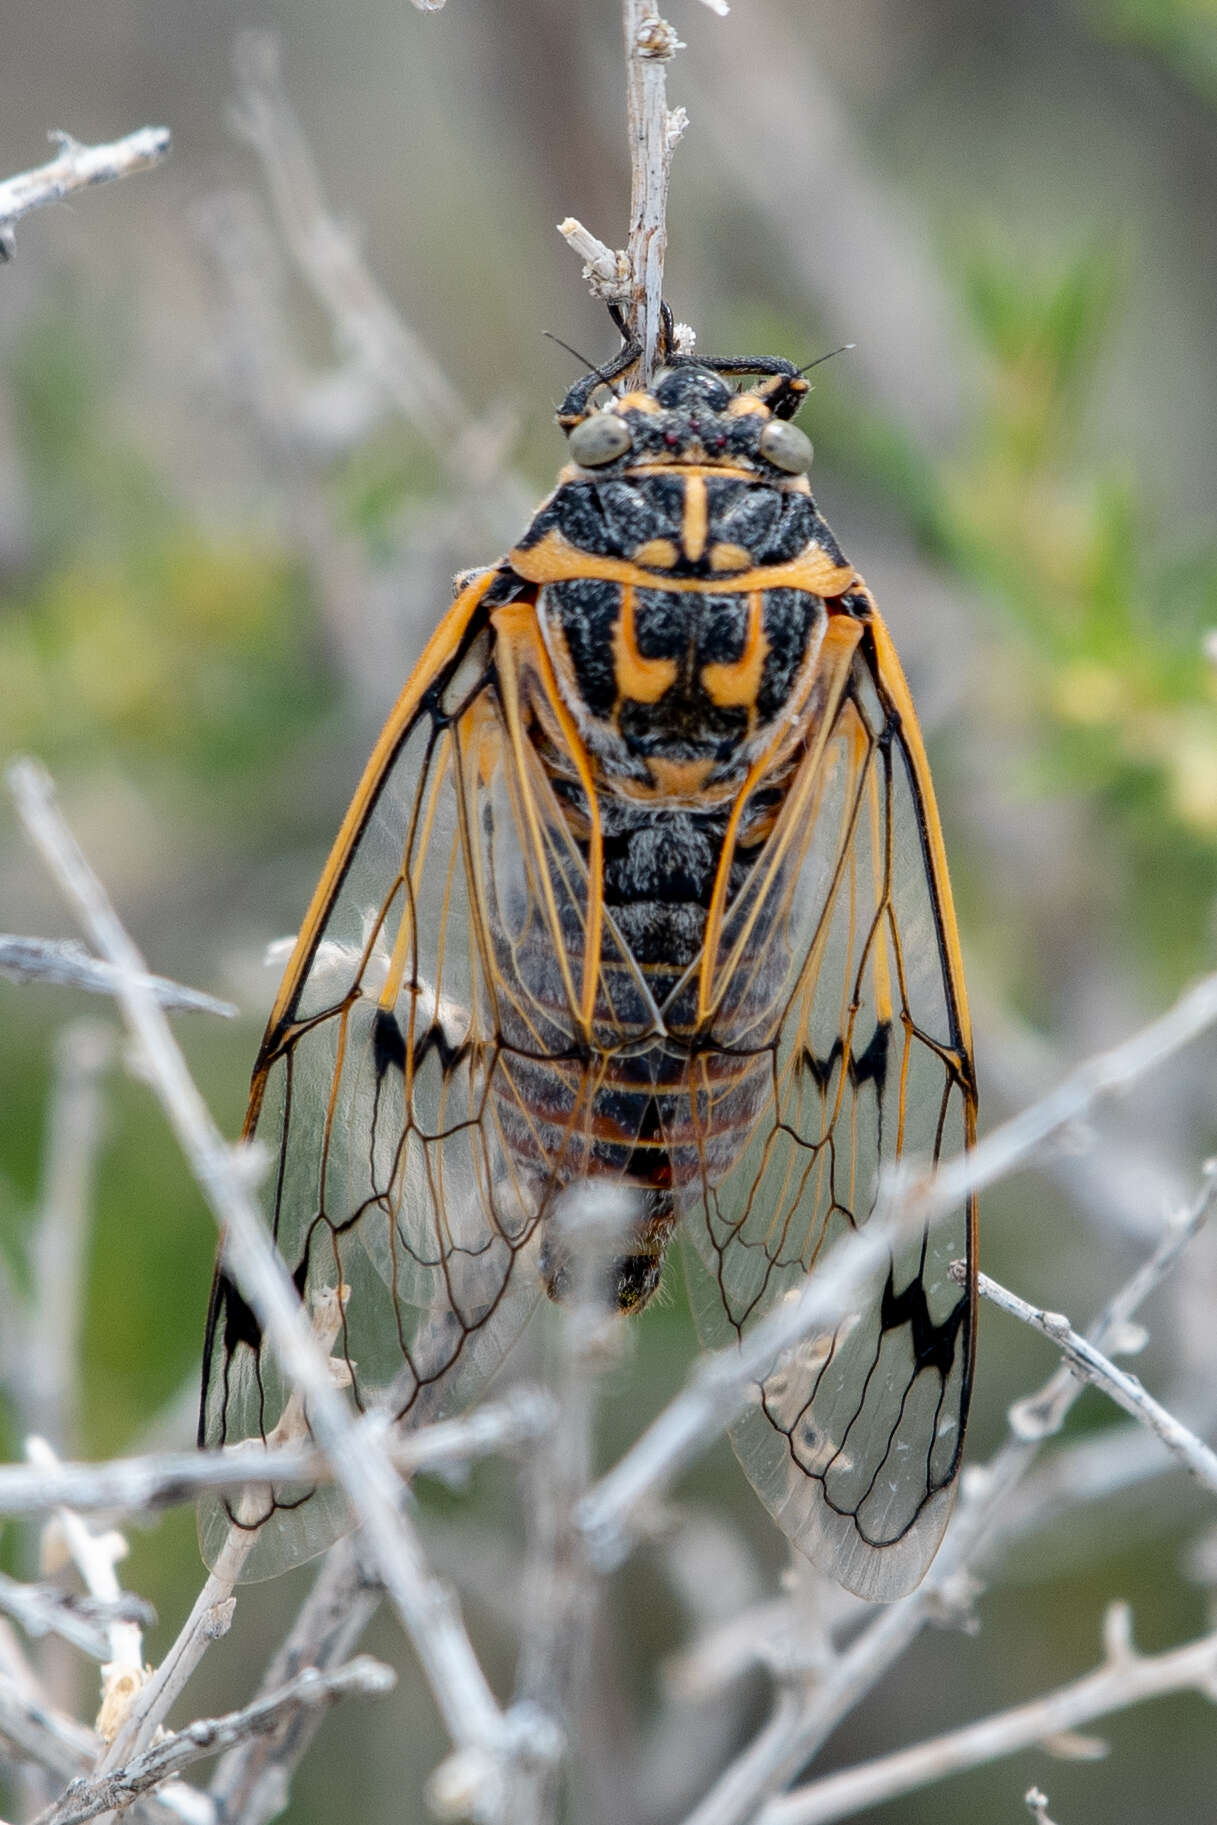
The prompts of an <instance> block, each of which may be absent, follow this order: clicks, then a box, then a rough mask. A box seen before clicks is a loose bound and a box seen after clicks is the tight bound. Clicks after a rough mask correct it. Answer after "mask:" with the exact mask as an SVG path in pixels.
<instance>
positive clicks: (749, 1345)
mask: <svg viewBox="0 0 1217 1825" xmlns="http://www.w3.org/2000/svg"><path fill="white" fill-rule="evenodd" d="M1214 1022H1217V974H1214V975H1211V976H1206V977H1205V978H1204V979H1203V980H1202V981H1201V982H1199V983H1197V984H1196V986H1195V987H1194V988H1192V989H1190V990H1189V991H1188V992H1187V993H1186V994H1184V995H1183V996H1181V997H1180V999H1179V1000H1178V1001H1177V1002H1176V1003H1175V1005H1174V1006H1173V1007H1172V1008H1170V1009H1169V1010H1168V1011H1167V1013H1165V1014H1163V1015H1162V1016H1161V1017H1160V1018H1159V1019H1157V1020H1154V1021H1151V1022H1150V1023H1149V1025H1148V1026H1146V1027H1143V1028H1142V1029H1141V1030H1140V1031H1139V1032H1137V1033H1134V1034H1133V1036H1132V1037H1131V1038H1130V1039H1127V1040H1125V1041H1124V1043H1123V1044H1122V1045H1119V1046H1116V1047H1114V1048H1113V1049H1112V1050H1110V1051H1108V1052H1102V1053H1099V1054H1098V1055H1097V1056H1096V1057H1094V1058H1092V1059H1090V1060H1088V1062H1087V1063H1086V1064H1084V1065H1081V1066H1080V1067H1079V1068H1078V1069H1077V1070H1076V1071H1074V1072H1072V1073H1071V1074H1070V1076H1069V1077H1067V1078H1066V1079H1065V1080H1064V1082H1063V1083H1061V1084H1059V1085H1058V1086H1057V1088H1056V1089H1055V1090H1053V1091H1051V1092H1050V1093H1049V1095H1047V1096H1046V1097H1044V1098H1043V1099H1042V1100H1041V1101H1040V1102H1038V1103H1034V1104H1032V1106H1031V1108H1029V1109H1026V1110H1024V1111H1023V1112H1022V1113H1021V1114H1019V1115H1016V1116H1015V1117H1014V1118H1013V1120H1011V1121H1008V1122H1005V1123H1003V1124H1002V1126H1001V1127H1000V1128H996V1129H994V1131H993V1133H992V1134H990V1135H988V1136H987V1137H986V1139H985V1140H983V1141H981V1142H980V1143H979V1144H978V1145H977V1146H976V1147H975V1148H974V1149H973V1150H972V1151H971V1152H969V1153H961V1154H958V1155H956V1157H955V1158H954V1159H951V1160H949V1161H947V1162H946V1163H945V1164H944V1165H943V1166H941V1167H939V1169H938V1170H937V1171H936V1172H935V1173H933V1174H932V1175H928V1176H927V1177H926V1178H925V1179H924V1180H922V1181H921V1182H920V1183H919V1184H916V1185H914V1186H913V1187H911V1188H908V1187H907V1186H906V1188H905V1189H904V1190H903V1191H901V1190H900V1189H899V1188H898V1187H897V1189H896V1192H895V1195H894V1197H893V1199H892V1202H891V1206H890V1208H889V1210H888V1211H887V1212H886V1213H885V1214H882V1215H881V1214H878V1213H877V1214H876V1215H875V1216H873V1217H872V1218H871V1220H870V1222H869V1223H867V1225H866V1226H865V1228H864V1229H861V1230H859V1231H857V1232H853V1233H851V1234H849V1235H847V1236H845V1237H843V1238H842V1240H841V1241H840V1242H839V1243H837V1245H836V1246H835V1247H834V1248H833V1249H832V1250H831V1251H830V1253H829V1254H827V1255H826V1256H825V1257H824V1259H823V1261H822V1262H821V1263H820V1264H819V1265H818V1266H817V1268H816V1272H815V1274H814V1275H813V1276H812V1277H811V1278H810V1279H808V1280H807V1282H806V1283H805V1285H804V1287H803V1289H802V1291H801V1292H800V1294H799V1296H798V1298H797V1299H795V1300H793V1301H792V1302H791V1303H790V1304H788V1305H785V1304H783V1305H779V1306H778V1307H776V1308H775V1309H774V1310H773V1311H772V1312H770V1313H769V1315H768V1316H767V1317H766V1318H765V1319H763V1320H762V1322H761V1323H759V1324H757V1325H756V1326H754V1328H753V1329H752V1330H751V1331H750V1332H749V1333H748V1334H747V1336H746V1337H744V1339H743V1340H742V1342H741V1343H740V1345H739V1347H738V1349H729V1350H724V1351H721V1352H719V1353H718V1354H717V1355H714V1356H708V1357H705V1358H703V1359H702V1360H701V1361H700V1362H699V1363H698V1364H697V1366H696V1367H695V1369H694V1370H693V1373H692V1374H691V1376H690V1377H689V1381H688V1383H687V1385H686V1387H685V1389H684V1391H683V1392H682V1393H681V1394H679V1395H678V1396H677V1397H676V1399H675V1400H673V1401H671V1402H670V1403H669V1405H668V1406H667V1407H665V1409H664V1410H663V1412H662V1413H661V1414H660V1415H659V1417H658V1419H656V1420H655V1421H654V1422H653V1424H652V1425H651V1426H649V1427H648V1428H647V1430H646V1432H644V1433H643V1435H642V1437H641V1438H640V1439H639V1440H638V1441H637V1442H636V1443H635V1444H634V1445H633V1446H632V1447H631V1448H630V1450H629V1451H628V1452H627V1453H626V1454H625V1456H624V1457H623V1458H621V1459H620V1461H619V1462H618V1463H617V1464H616V1465H615V1466H614V1468H613V1469H612V1470H610V1471H609V1472H608V1474H607V1475H606V1476H604V1477H602V1478H601V1480H600V1481H599V1482H598V1483H597V1484H596V1485H594V1487H593V1488H592V1489H591V1491H590V1492H589V1494H588V1496H587V1497H586V1499H585V1500H584V1502H583V1503H582V1505H581V1508H580V1516H579V1519H580V1525H581V1526H582V1527H583V1528H584V1530H585V1532H586V1533H587V1535H588V1539H589V1541H590V1543H591V1546H592V1549H593V1551H594V1552H595V1555H596V1557H597V1560H598V1561H599V1562H600V1563H602V1564H613V1563H616V1562H618V1561H619V1560H620V1558H621V1557H623V1556H624V1553H625V1552H626V1551H627V1550H628V1545H627V1539H628V1534H629V1531H630V1524H631V1520H632V1517H634V1516H635V1515H636V1514H637V1513H638V1511H639V1509H640V1508H641V1506H642V1505H643V1503H644V1502H645V1501H646V1500H647V1499H648V1498H649V1497H651V1496H652V1495H654V1494H655V1493H656V1492H657V1491H658V1490H659V1489H661V1488H662V1487H663V1486H664V1485H666V1484H667V1483H668V1482H670V1481H671V1479H672V1478H673V1477H674V1476H676V1475H678V1474H679V1473H680V1472H681V1471H682V1470H683V1469H685V1468H686V1467H687V1465H688V1464H690V1463H691V1462H692V1461H693V1460H694V1459H695V1458H696V1457H698V1456H699V1455H700V1454H701V1453H702V1452H703V1451H704V1450H706V1449H707V1447H708V1446H709V1445H710V1444H712V1443H713V1441H714V1440H715V1439H716V1438H718V1437H720V1436H721V1435H722V1433H723V1432H725V1431H726V1430H727V1429H728V1428H729V1427H730V1425H731V1423H732V1421H733V1420H734V1419H735V1418H736V1417H737V1415H738V1414H739V1413H740V1412H741V1411H742V1410H743V1408H744V1406H745V1404H746V1402H747V1400H748V1398H749V1388H750V1385H751V1384H753V1383H756V1382H758V1381H763V1380H764V1379H765V1377H766V1375H768V1374H769V1373H770V1372H771V1370H772V1367H773V1364H774V1363H775V1362H776V1360H777V1359H778V1357H779V1356H781V1354H782V1352H783V1351H784V1350H787V1349H789V1348H790V1347H791V1346H792V1345H793V1344H795V1343H797V1342H798V1341H799V1340H800V1339H801V1338H803V1337H806V1336H808V1335H810V1333H811V1332H813V1331H815V1330H817V1329H819V1328H820V1327H821V1326H823V1327H825V1328H830V1327H831V1326H832V1325H834V1324H835V1323H837V1322H838V1321H839V1320H840V1318H841V1317H842V1316H843V1315H844V1314H845V1313H846V1312H847V1311H848V1310H849V1309H850V1301H851V1299H852V1298H853V1297H854V1296H855V1294H856V1293H857V1292H858V1291H859V1290H860V1289H861V1288H862V1287H863V1286H864V1285H865V1284H866V1282H867V1280H868V1279H869V1277H870V1275H871V1274H872V1273H874V1272H875V1271H876V1270H878V1269H880V1268H881V1267H882V1265H883V1263H884V1262H885V1261H886V1260H887V1259H888V1258H889V1255H890V1251H891V1249H892V1248H893V1247H894V1246H895V1245H896V1244H897V1243H899V1242H900V1241H901V1240H902V1239H903V1238H904V1237H906V1236H909V1235H911V1234H913V1233H915V1232H917V1231H919V1230H920V1229H921V1227H922V1225H923V1224H925V1225H927V1226H929V1225H932V1224H934V1223H936V1222H940V1221H941V1220H942V1219H943V1218H944V1217H945V1216H946V1215H947V1214H948V1213H949V1212H950V1211H951V1210H953V1209H957V1208H958V1206H959V1205H960V1204H961V1203H962V1202H963V1201H964V1199H965V1198H967V1197H968V1196H969V1195H970V1194H971V1193H972V1192H974V1191H977V1190H980V1189H981V1188H983V1187H984V1186H986V1185H991V1184H993V1183H994V1181H995V1180H997V1179H999V1178H1002V1177H1004V1176H1005V1175H1006V1174H1008V1173H1010V1172H1013V1171H1014V1170H1015V1169H1016V1168H1017V1167H1018V1166H1020V1165H1022V1164H1023V1163H1024V1162H1025V1161H1026V1160H1027V1159H1028V1158H1029V1157H1030V1156H1031V1155H1032V1154H1033V1153H1034V1152H1035V1150H1036V1149H1037V1148H1038V1147H1040V1146H1042V1145H1043V1144H1044V1143H1045V1142H1046V1141H1047V1140H1049V1139H1050V1138H1051V1137H1052V1136H1053V1135H1055V1134H1057V1133H1059V1132H1060V1131H1061V1129H1063V1128H1066V1127H1068V1126H1069V1125H1070V1124H1071V1123H1073V1122H1076V1121H1077V1120H1078V1119H1079V1118H1080V1117H1082V1116H1084V1115H1086V1114H1088V1113H1089V1111H1090V1110H1091V1109H1092V1108H1093V1107H1094V1106H1095V1104H1096V1103H1098V1102H1099V1101H1100V1100H1101V1099H1102V1098H1103V1097H1105V1096H1108V1095H1111V1094H1113V1093H1114V1092H1115V1091H1117V1090H1121V1089H1125V1088H1127V1086H1128V1085H1130V1084H1132V1083H1134V1082H1135V1081H1136V1079H1137V1078H1139V1077H1142V1076H1144V1075H1145V1073H1146V1072H1148V1071H1150V1070H1153V1069H1154V1068H1155V1067H1156V1066H1157V1065H1159V1064H1161V1063H1162V1062H1163V1060H1164V1059H1166V1058H1168V1057H1169V1056H1170V1055H1171V1054H1172V1053H1173V1052H1176V1051H1178V1050H1179V1049H1180V1047H1182V1046H1185V1045H1187V1044H1189V1043H1190V1042H1191V1041H1192V1040H1193V1039H1195V1038H1197V1037H1198V1036H1199V1034H1200V1033H1202V1032H1203V1031H1204V1030H1205V1029H1206V1028H1207V1027H1210V1026H1212V1025H1213V1024H1214Z"/></svg>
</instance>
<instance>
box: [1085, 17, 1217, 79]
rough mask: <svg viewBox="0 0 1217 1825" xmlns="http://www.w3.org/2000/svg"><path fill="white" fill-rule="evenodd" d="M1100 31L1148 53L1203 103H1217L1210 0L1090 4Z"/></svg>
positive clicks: (1216, 42) (1216, 48)
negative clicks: (1196, 91)
mask: <svg viewBox="0 0 1217 1825" xmlns="http://www.w3.org/2000/svg"><path fill="white" fill-rule="evenodd" d="M1090 11H1091V16H1092V17H1093V19H1094V20H1095V23H1096V24H1097V26H1098V28H1099V30H1100V31H1102V32H1105V33H1106V34H1107V35H1108V36H1110V37H1112V38H1116V39H1119V40H1121V41H1122V42H1124V43H1126V44H1131V45H1136V46H1138V47H1139V48H1141V49H1143V50H1147V51H1152V52H1153V53H1154V55H1155V56H1157V57H1160V58H1161V59H1162V61H1163V63H1165V64H1166V65H1167V66H1168V67H1169V68H1170V69H1171V70H1173V71H1174V72H1175V74H1176V75H1177V76H1180V77H1181V78H1182V79H1183V80H1184V81H1185V82H1187V83H1190V84H1191V85H1192V87H1193V88H1195V89H1196V90H1198V91H1199V93H1200V94H1201V95H1202V96H1203V97H1204V99H1205V100H1206V101H1209V102H1213V103H1217V4H1214V0H1091V6H1090Z"/></svg>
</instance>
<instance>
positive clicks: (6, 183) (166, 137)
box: [0, 127, 171, 261]
mask: <svg viewBox="0 0 1217 1825" xmlns="http://www.w3.org/2000/svg"><path fill="white" fill-rule="evenodd" d="M51 138H52V139H53V140H55V141H57V142H58V145H59V152H58V154H57V155H56V157H54V158H53V159H50V160H49V161H48V162H47V163H46V164H45V165H39V166H38V167H37V169H36V170H34V171H23V172H22V173H21V174H20V176H18V177H9V178H5V179H4V180H3V181H2V182H0V261H4V260H9V259H11V258H12V256H13V251H14V240H13V228H14V226H15V224H16V223H17V222H19V221H20V220H21V217H22V216H23V215H26V214H28V213H29V211H30V210H31V209H40V208H42V207H43V205H44V204H46V203H61V202H62V201H63V199H64V197H67V196H72V195H73V194H74V193H75V192H76V191H77V190H86V189H88V187H89V186H90V185H92V184H108V183H109V182H110V180H111V179H112V178H118V177H130V176H131V175H132V173H133V172H136V171H148V170H150V169H151V168H152V166H153V165H158V164H159V163H160V161H161V160H162V159H163V158H164V156H165V154H166V153H167V152H168V150H169V146H170V142H171V136H170V132H169V129H168V127H140V128H139V129H138V130H137V131H136V132H134V133H128V134H127V136H126V138H125V139H116V140H112V141H111V142H110V143H109V144H107V145H102V146H82V145H81V143H80V141H79V140H75V139H73V138H72V136H71V134H70V133H52V135H51Z"/></svg>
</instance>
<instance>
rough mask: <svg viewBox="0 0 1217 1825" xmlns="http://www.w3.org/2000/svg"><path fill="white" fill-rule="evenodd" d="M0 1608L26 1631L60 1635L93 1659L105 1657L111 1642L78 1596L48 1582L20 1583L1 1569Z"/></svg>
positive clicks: (107, 1657)
mask: <svg viewBox="0 0 1217 1825" xmlns="http://www.w3.org/2000/svg"><path fill="white" fill-rule="evenodd" d="M0 1612H2V1613H3V1614H4V1615H6V1616H11V1617H12V1618H13V1620H14V1621H15V1622H19V1623H20V1624H21V1626H22V1628H23V1629H24V1630H25V1632H26V1634H27V1635H60V1636H62V1637H63V1639H64V1640H65V1641H70V1642H71V1644H72V1646H73V1647H74V1648H78V1649H79V1650H80V1652H81V1653H82V1654H88V1655H89V1656H90V1657H91V1658H92V1659H93V1660H108V1659H109V1657H110V1642H109V1638H108V1637H107V1635H106V1633H105V1630H104V1629H102V1628H101V1627H100V1626H99V1625H98V1623H97V1622H96V1621H94V1619H93V1617H92V1616H87V1615H83V1614H82V1613H81V1609H80V1602H79V1599H78V1598H74V1597H72V1596H71V1595H69V1594H68V1593H67V1592H65V1591H61V1590H57V1589H56V1588H55V1586H54V1585H50V1584H21V1583H19V1582H18V1580H17V1579H16V1578H10V1577H9V1576H8V1575H7V1574H6V1573H5V1572H0Z"/></svg>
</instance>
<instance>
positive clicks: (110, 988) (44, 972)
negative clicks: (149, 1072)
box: [0, 932, 240, 1020]
mask: <svg viewBox="0 0 1217 1825" xmlns="http://www.w3.org/2000/svg"><path fill="white" fill-rule="evenodd" d="M0 976H4V977H6V978H7V979H8V980H9V981H10V982H49V983H53V984H54V985H56V986H57V987H60V988H70V989H84V990H85V991H86V993H88V994H90V995H114V994H117V992H118V989H117V984H118V972H117V970H115V969H114V968H113V967H112V965H111V964H109V963H103V962H102V960H101V958H100V957H94V956H91V955H90V954H89V952H88V951H87V950H86V949H85V947H84V945H83V944H78V943H77V942H76V940H75V939H74V938H24V937H17V936H15V935H14V934H13V933H11V932H0ZM143 980H144V983H145V985H146V987H148V988H149V989H150V990H151V991H152V993H153V994H154V995H155V996H156V999H157V1000H158V1001H159V1002H160V1004H161V1006H162V1007H163V1008H168V1009H169V1011H170V1012H171V1013H174V1014H222V1015H223V1016H224V1018H225V1019H226V1020H232V1019H234V1018H235V1017H236V1015H237V1014H238V1013H239V1011H240V1010H239V1009H237V1008H235V1007H234V1006H233V1005H232V1003H231V1001H218V1000H217V999H216V997H215V996H214V995H205V994H204V993H203V991H202V990H201V989H189V988H185V987H184V986H183V985H182V984H181V983H180V982H170V981H169V980H168V979H167V978H166V977H164V976H145V977H144V978H143Z"/></svg>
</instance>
